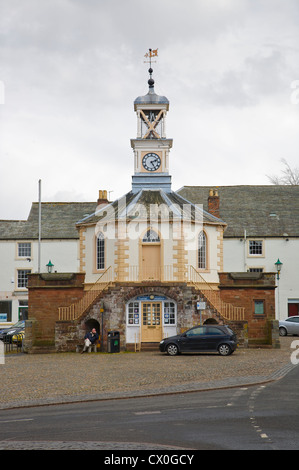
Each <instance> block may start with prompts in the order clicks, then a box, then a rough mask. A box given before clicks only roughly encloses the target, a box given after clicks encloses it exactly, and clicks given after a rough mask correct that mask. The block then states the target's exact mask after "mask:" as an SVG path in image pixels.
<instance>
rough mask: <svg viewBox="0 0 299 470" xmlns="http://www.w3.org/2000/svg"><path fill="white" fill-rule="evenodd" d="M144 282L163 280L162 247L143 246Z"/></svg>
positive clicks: (142, 269) (142, 270)
mask: <svg viewBox="0 0 299 470" xmlns="http://www.w3.org/2000/svg"><path fill="white" fill-rule="evenodd" d="M141 272H142V280H143V281H144V280H149V281H150V280H153V281H159V280H160V279H161V258H160V245H158V244H157V245H156V244H155V245H153V244H149V245H142V267H141Z"/></svg>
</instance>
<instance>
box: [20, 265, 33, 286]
mask: <svg viewBox="0 0 299 470" xmlns="http://www.w3.org/2000/svg"><path fill="white" fill-rule="evenodd" d="M30 273H31V271H30V269H20V270H18V287H19V288H24V287H27V285H28V274H30Z"/></svg>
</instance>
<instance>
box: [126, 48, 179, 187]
mask: <svg viewBox="0 0 299 470" xmlns="http://www.w3.org/2000/svg"><path fill="white" fill-rule="evenodd" d="M149 57H150V58H151V57H152V50H151V49H150V50H149ZM148 71H149V75H150V78H149V80H148V85H149V90H148V93H147V94H146V95H144V96H139V97H138V98H136V100H135V101H134V110H135V111H136V114H137V138H136V139H131V147H132V148H133V153H134V175H133V177H132V191H133V192H138V191H140V190H141V189H152V190H153V189H156V190H157V189H162V190H163V191H165V192H170V191H171V176H170V175H169V151H170V149H171V147H172V139H167V138H166V132H165V129H166V114H167V111H168V109H169V101H168V99H167V98H166V97H165V96H159V95H157V94H156V93H155V90H154V83H155V82H154V80H153V78H152V73H153V69H152V68H151V62H150V68H149V70H148Z"/></svg>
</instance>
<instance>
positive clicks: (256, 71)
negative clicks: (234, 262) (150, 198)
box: [0, 0, 299, 218]
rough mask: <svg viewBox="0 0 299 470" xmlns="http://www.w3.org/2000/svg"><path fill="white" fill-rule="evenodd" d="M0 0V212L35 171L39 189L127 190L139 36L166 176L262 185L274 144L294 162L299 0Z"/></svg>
mask: <svg viewBox="0 0 299 470" xmlns="http://www.w3.org/2000/svg"><path fill="white" fill-rule="evenodd" d="M0 7H1V19H0V81H1V83H3V85H4V89H5V104H4V105H1V106H0V131H1V138H0V164H1V172H0V217H1V218H24V217H26V216H27V213H28V207H30V204H31V201H33V200H36V199H37V183H38V180H39V179H40V178H41V179H42V184H43V195H44V197H45V198H51V197H52V196H55V197H59V196H60V195H61V197H62V196H63V194H66V195H68V197H70V192H71V194H73V196H74V200H75V198H77V197H80V198H81V197H85V200H89V201H92V200H95V201H96V199H97V195H98V190H99V189H107V190H110V191H112V190H113V191H114V192H113V193H112V194H113V196H114V197H115V198H116V197H120V196H121V195H122V194H124V193H126V192H127V191H128V190H129V189H130V187H131V176H132V174H133V154H132V149H131V147H130V138H134V137H136V127H137V126H136V116H135V114H134V109H133V101H134V99H135V98H136V97H137V96H139V95H142V94H145V93H146V92H147V89H148V85H147V80H148V73H147V69H148V64H145V63H144V60H145V58H144V54H145V52H146V51H147V50H148V48H149V47H151V48H158V49H159V57H158V60H157V62H155V63H154V64H153V68H154V79H155V90H156V92H157V93H158V94H161V95H166V96H167V97H168V98H169V100H170V111H169V113H168V117H167V135H168V136H169V137H172V138H173V139H174V145H173V149H172V151H171V155H170V169H171V170H170V171H171V173H172V175H173V187H174V189H176V188H178V187H180V186H182V185H184V184H186V185H187V184H197V182H198V184H205V182H207V184H209V182H210V181H217V184H222V185H224V184H248V183H249V184H261V183H265V184H267V179H266V176H265V175H266V174H267V173H269V168H271V169H272V171H273V173H279V171H280V160H281V157H282V156H284V157H285V158H287V160H288V161H289V163H290V164H291V166H292V165H293V166H296V164H295V163H294V160H295V159H297V158H298V157H297V150H296V149H297V148H298V137H297V135H298V131H297V129H298V119H299V117H298V112H299V107H298V105H295V104H292V103H291V99H290V97H291V93H292V92H293V91H294V90H292V89H291V88H290V87H291V83H292V82H294V81H295V80H297V79H299V75H298V70H297V64H298V46H297V45H298V19H299V18H298V16H299V6H298V2H297V1H296V0H289V1H288V2H284V3H282V2H281V1H278V0H271V1H269V0H263V1H262V2H261V1H257V0H215V1H213V2H211V1H210V0H200V1H198V0H188V2H187V4H186V3H184V2H181V0H152V2H151V3H150V5H149V4H148V2H145V1H144V0H127V1H125V2H124V1H122V0H109V2H107V1H104V0H84V1H83V0H51V1H50V0H44V1H43V2H41V1H40V0H26V2H21V1H20V0H10V1H9V2H5V1H1V0H0ZM282 151H284V155H281V153H282ZM285 153H287V155H286V154H285ZM240 156H242V163H240ZM244 161H250V162H251V163H250V165H249V167H248V171H246V172H244V163H243V162H244ZM211 162H216V164H215V163H213V165H211ZM297 166H298V165H297ZM265 169H267V171H265ZM20 193H21V194H22V197H21V198H20Z"/></svg>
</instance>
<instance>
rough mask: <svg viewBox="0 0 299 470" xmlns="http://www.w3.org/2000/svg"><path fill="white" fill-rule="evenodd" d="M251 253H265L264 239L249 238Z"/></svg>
mask: <svg viewBox="0 0 299 470" xmlns="http://www.w3.org/2000/svg"><path fill="white" fill-rule="evenodd" d="M249 254H250V255H262V254H263V241H262V240H249Z"/></svg>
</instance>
